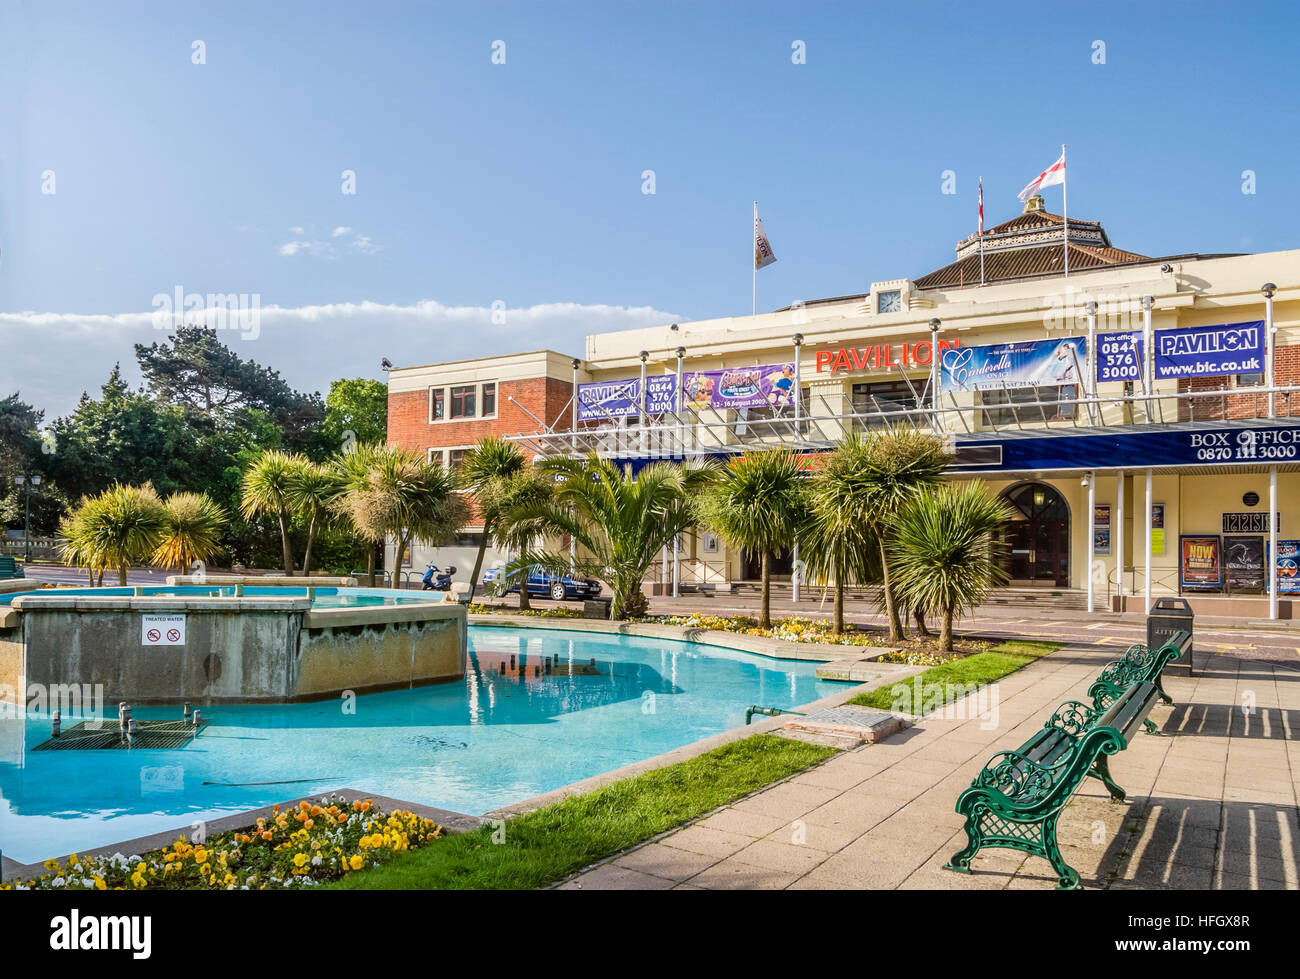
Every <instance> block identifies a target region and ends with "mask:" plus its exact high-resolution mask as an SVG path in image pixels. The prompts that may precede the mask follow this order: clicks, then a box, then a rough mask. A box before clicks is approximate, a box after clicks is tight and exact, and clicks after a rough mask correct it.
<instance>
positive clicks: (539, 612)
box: [467, 602, 582, 619]
mask: <svg viewBox="0 0 1300 979" xmlns="http://www.w3.org/2000/svg"><path fill="white" fill-rule="evenodd" d="M467 611H468V612H469V613H470V615H492V614H493V613H500V614H504V615H533V616H536V617H537V618H539V619H580V618H582V612H580V611H579V610H578V609H576V608H569V607H568V606H564V605H557V606H556V607H554V608H526V609H517V608H513V607H512V606H509V605H484V604H482V603H481V602H471V603H470V604H469V605H468V606H467Z"/></svg>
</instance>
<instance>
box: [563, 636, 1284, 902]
mask: <svg viewBox="0 0 1300 979" xmlns="http://www.w3.org/2000/svg"><path fill="white" fill-rule="evenodd" d="M1116 655H1117V652H1116V650H1115V648H1114V647H1113V646H1112V647H1105V646H1092V647H1084V646H1069V647H1066V648H1064V649H1061V650H1059V651H1057V652H1056V653H1053V654H1052V655H1050V656H1048V657H1045V658H1044V659H1042V660H1039V661H1037V662H1035V663H1033V664H1031V665H1030V666H1028V667H1026V668H1025V669H1023V670H1021V671H1019V672H1017V673H1015V674H1013V675H1011V676H1010V677H1007V678H1006V679H1005V680H1003V681H1001V682H1000V683H999V684H997V688H998V696H997V701H996V712H997V718H996V725H994V724H993V723H991V721H992V714H993V711H992V710H991V709H990V710H989V711H987V712H986V714H985V715H984V716H983V717H975V718H971V719H968V720H960V719H929V718H927V719H925V720H923V721H922V722H921V723H919V724H918V725H917V726H916V727H914V728H910V729H908V730H905V731H902V732H900V733H899V734H896V735H894V736H892V737H890V738H888V739H886V740H884V741H882V742H880V743H878V744H875V745H871V746H868V747H864V748H860V749H858V750H855V751H851V752H846V753H844V754H842V755H839V756H837V757H835V758H833V759H831V760H830V761H828V762H826V763H825V764H823V765H821V766H820V767H818V768H816V769H814V770H812V771H809V772H805V773H804V774H802V775H798V776H796V777H794V778H793V779H790V780H788V781H786V782H783V783H780V784H778V785H775V786H772V787H771V788H768V789H765V790H763V791H761V792H759V793H757V794H755V795H752V796H750V797H748V798H746V799H743V800H741V801H740V802H737V803H736V804H735V805H732V806H728V807H726V808H724V809H721V810H719V811H717V812H715V813H713V814H711V815H709V816H708V817H706V818H704V819H701V820H699V821H697V822H695V823H692V824H690V825H688V826H686V827H684V828H682V829H680V830H677V831H675V832H673V833H671V834H669V835H667V836H664V837H662V838H660V839H658V840H657V841H655V842H652V843H649V844H647V845H644V846H642V847H639V848H637V849H635V850H631V851H629V852H627V853H624V854H622V855H621V856H618V857H616V858H614V859H613V860H611V861H608V862H606V863H604V864H601V865H599V866H597V867H595V868H593V869H591V870H589V871H587V872H585V873H584V874H582V875H580V876H578V877H577V878H574V879H573V880H570V881H568V882H566V883H565V884H564V885H563V886H564V887H566V888H583V889H593V888H596V889H600V888H655V889H667V888H687V889H689V888H709V889H714V888H767V889H784V888H792V889H806V888H837V889H840V888H858V889H876V888H900V887H901V888H945V889H946V888H962V889H972V888H973V889H994V890H997V889H1002V888H1013V889H1021V888H1052V887H1054V886H1055V884H1056V877H1055V874H1054V873H1053V872H1052V870H1051V867H1050V865H1049V864H1048V863H1047V861H1045V860H1042V859H1039V858H1037V857H1027V856H1025V855H1023V854H1020V853H1017V852H1015V851H1012V850H996V849H995V850H985V851H983V852H981V854H980V855H979V856H978V857H976V858H975V860H974V861H973V863H972V869H973V871H974V873H973V874H971V875H970V876H965V875H961V874H955V873H952V872H950V871H945V870H943V869H942V865H943V864H944V863H945V862H946V861H947V859H948V857H949V856H950V855H951V854H952V853H953V852H954V851H955V850H957V849H959V848H960V846H961V845H962V844H963V843H964V841H965V834H964V833H963V832H962V831H961V818H960V817H959V816H958V815H957V814H956V813H955V812H954V811H953V804H954V802H955V801H956V799H957V795H958V794H959V793H960V792H961V791H962V789H964V788H966V786H967V785H969V784H970V780H971V778H972V777H973V776H974V774H975V772H976V771H978V770H979V768H980V767H981V765H982V764H983V762H984V761H985V760H986V759H987V758H988V756H989V755H991V754H992V753H993V752H994V751H995V750H998V749H1000V748H1004V747H1007V748H1012V747H1016V746H1018V745H1020V744H1021V743H1022V742H1023V741H1024V740H1025V739H1026V738H1027V737H1028V736H1029V735H1030V734H1031V733H1032V732H1033V731H1035V730H1037V729H1038V728H1040V727H1041V726H1042V724H1043V722H1044V720H1046V718H1047V717H1048V716H1049V715H1050V714H1051V712H1052V711H1054V710H1055V708H1056V707H1057V705H1058V704H1059V703H1061V702H1062V701H1063V700H1068V699H1084V698H1083V695H1084V692H1085V690H1086V688H1087V686H1088V684H1089V683H1090V682H1091V681H1092V680H1093V679H1094V678H1095V677H1096V676H1097V674H1098V673H1099V672H1100V671H1101V668H1102V666H1103V665H1104V664H1105V663H1106V662H1107V661H1108V660H1110V659H1113V658H1115V657H1116ZM1166 677H1167V679H1166V684H1165V686H1166V689H1167V690H1168V691H1169V694H1170V696H1172V697H1173V698H1174V702H1175V705H1174V706H1173V707H1168V706H1157V707H1156V708H1155V709H1154V711H1153V712H1152V715H1151V716H1152V719H1153V720H1154V721H1155V722H1156V723H1157V724H1158V725H1159V726H1160V728H1161V729H1162V731H1163V734H1164V736H1162V737H1155V736H1150V735H1145V734H1140V735H1137V736H1136V737H1135V738H1134V741H1133V744H1132V745H1131V746H1130V747H1129V748H1128V749H1127V750H1125V751H1123V752H1121V753H1119V754H1118V755H1116V756H1115V757H1114V758H1112V759H1111V771H1112V773H1113V775H1114V777H1115V779H1116V781H1117V782H1118V783H1119V784H1120V785H1122V786H1123V787H1124V788H1125V789H1126V791H1127V792H1128V800H1127V801H1126V802H1124V803H1121V804H1118V805H1116V804H1113V803H1111V802H1110V801H1109V797H1108V796H1107V794H1106V792H1105V790H1104V789H1103V788H1102V786H1101V784H1100V783H1099V782H1096V781H1095V780H1093V779H1086V780H1085V784H1084V785H1083V786H1082V787H1081V788H1080V790H1079V792H1078V793H1077V794H1076V795H1075V797H1074V801H1073V802H1072V803H1071V804H1070V805H1069V806H1068V807H1067V808H1066V810H1065V812H1064V813H1063V814H1062V816H1061V820H1060V823H1059V835H1060V840H1061V844H1062V852H1063V854H1064V856H1065V858H1066V860H1067V861H1068V862H1069V863H1070V864H1071V865H1072V866H1073V867H1074V868H1075V869H1076V870H1078V871H1079V874H1080V876H1081V877H1082V880H1083V885H1084V886H1085V887H1089V888H1099V887H1108V888H1112V889H1121V888H1129V889H1132V888H1142V889H1145V888H1179V889H1198V890H1199V889H1220V888H1221V889H1241V888H1278V889H1291V890H1296V889H1300V879H1298V877H1297V873H1298V871H1297V868H1298V867H1300V826H1298V825H1297V808H1296V804H1297V792H1298V791H1300V740H1297V739H1300V673H1297V672H1296V671H1294V670H1288V669H1286V668H1278V667H1275V666H1273V665H1272V664H1269V663H1263V662H1257V661H1251V660H1243V659H1238V658H1235V657H1228V656H1220V655H1215V656H1210V657H1204V656H1198V658H1197V674H1196V676H1195V677H1191V678H1189V677H1188V675H1187V671H1186V669H1184V668H1181V667H1172V668H1171V669H1170V670H1169V671H1168V672H1167V673H1166ZM1243 703H1246V704H1251V703H1253V705H1254V706H1253V711H1252V712H1250V713H1244V712H1243V711H1242V709H1241V707H1242V704H1243ZM989 706H990V707H991V706H992V702H990V703H989Z"/></svg>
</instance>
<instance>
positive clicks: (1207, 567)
mask: <svg viewBox="0 0 1300 979" xmlns="http://www.w3.org/2000/svg"><path fill="white" fill-rule="evenodd" d="M1178 551H1179V554H1178V583H1179V586H1180V587H1181V588H1186V589H1188V590H1197V589H1202V590H1204V589H1217V588H1222V587H1223V549H1222V547H1221V542H1220V540H1219V537H1218V535H1214V536H1210V535H1205V536H1201V535H1192V534H1185V535H1183V536H1181V537H1179V538H1178Z"/></svg>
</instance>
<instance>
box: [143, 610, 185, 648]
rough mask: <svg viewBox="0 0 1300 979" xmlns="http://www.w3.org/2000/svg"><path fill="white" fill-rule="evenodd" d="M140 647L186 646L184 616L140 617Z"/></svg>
mask: <svg viewBox="0 0 1300 979" xmlns="http://www.w3.org/2000/svg"><path fill="white" fill-rule="evenodd" d="M140 645H142V646H184V645H185V616H184V615H142V616H140Z"/></svg>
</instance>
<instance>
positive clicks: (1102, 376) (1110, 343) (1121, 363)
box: [1097, 330, 1142, 383]
mask: <svg viewBox="0 0 1300 979" xmlns="http://www.w3.org/2000/svg"><path fill="white" fill-rule="evenodd" d="M1140 380H1142V331H1141V330H1133V331H1131V332H1129V333H1098V334H1097V382H1098V383H1103V382H1105V381H1140Z"/></svg>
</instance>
